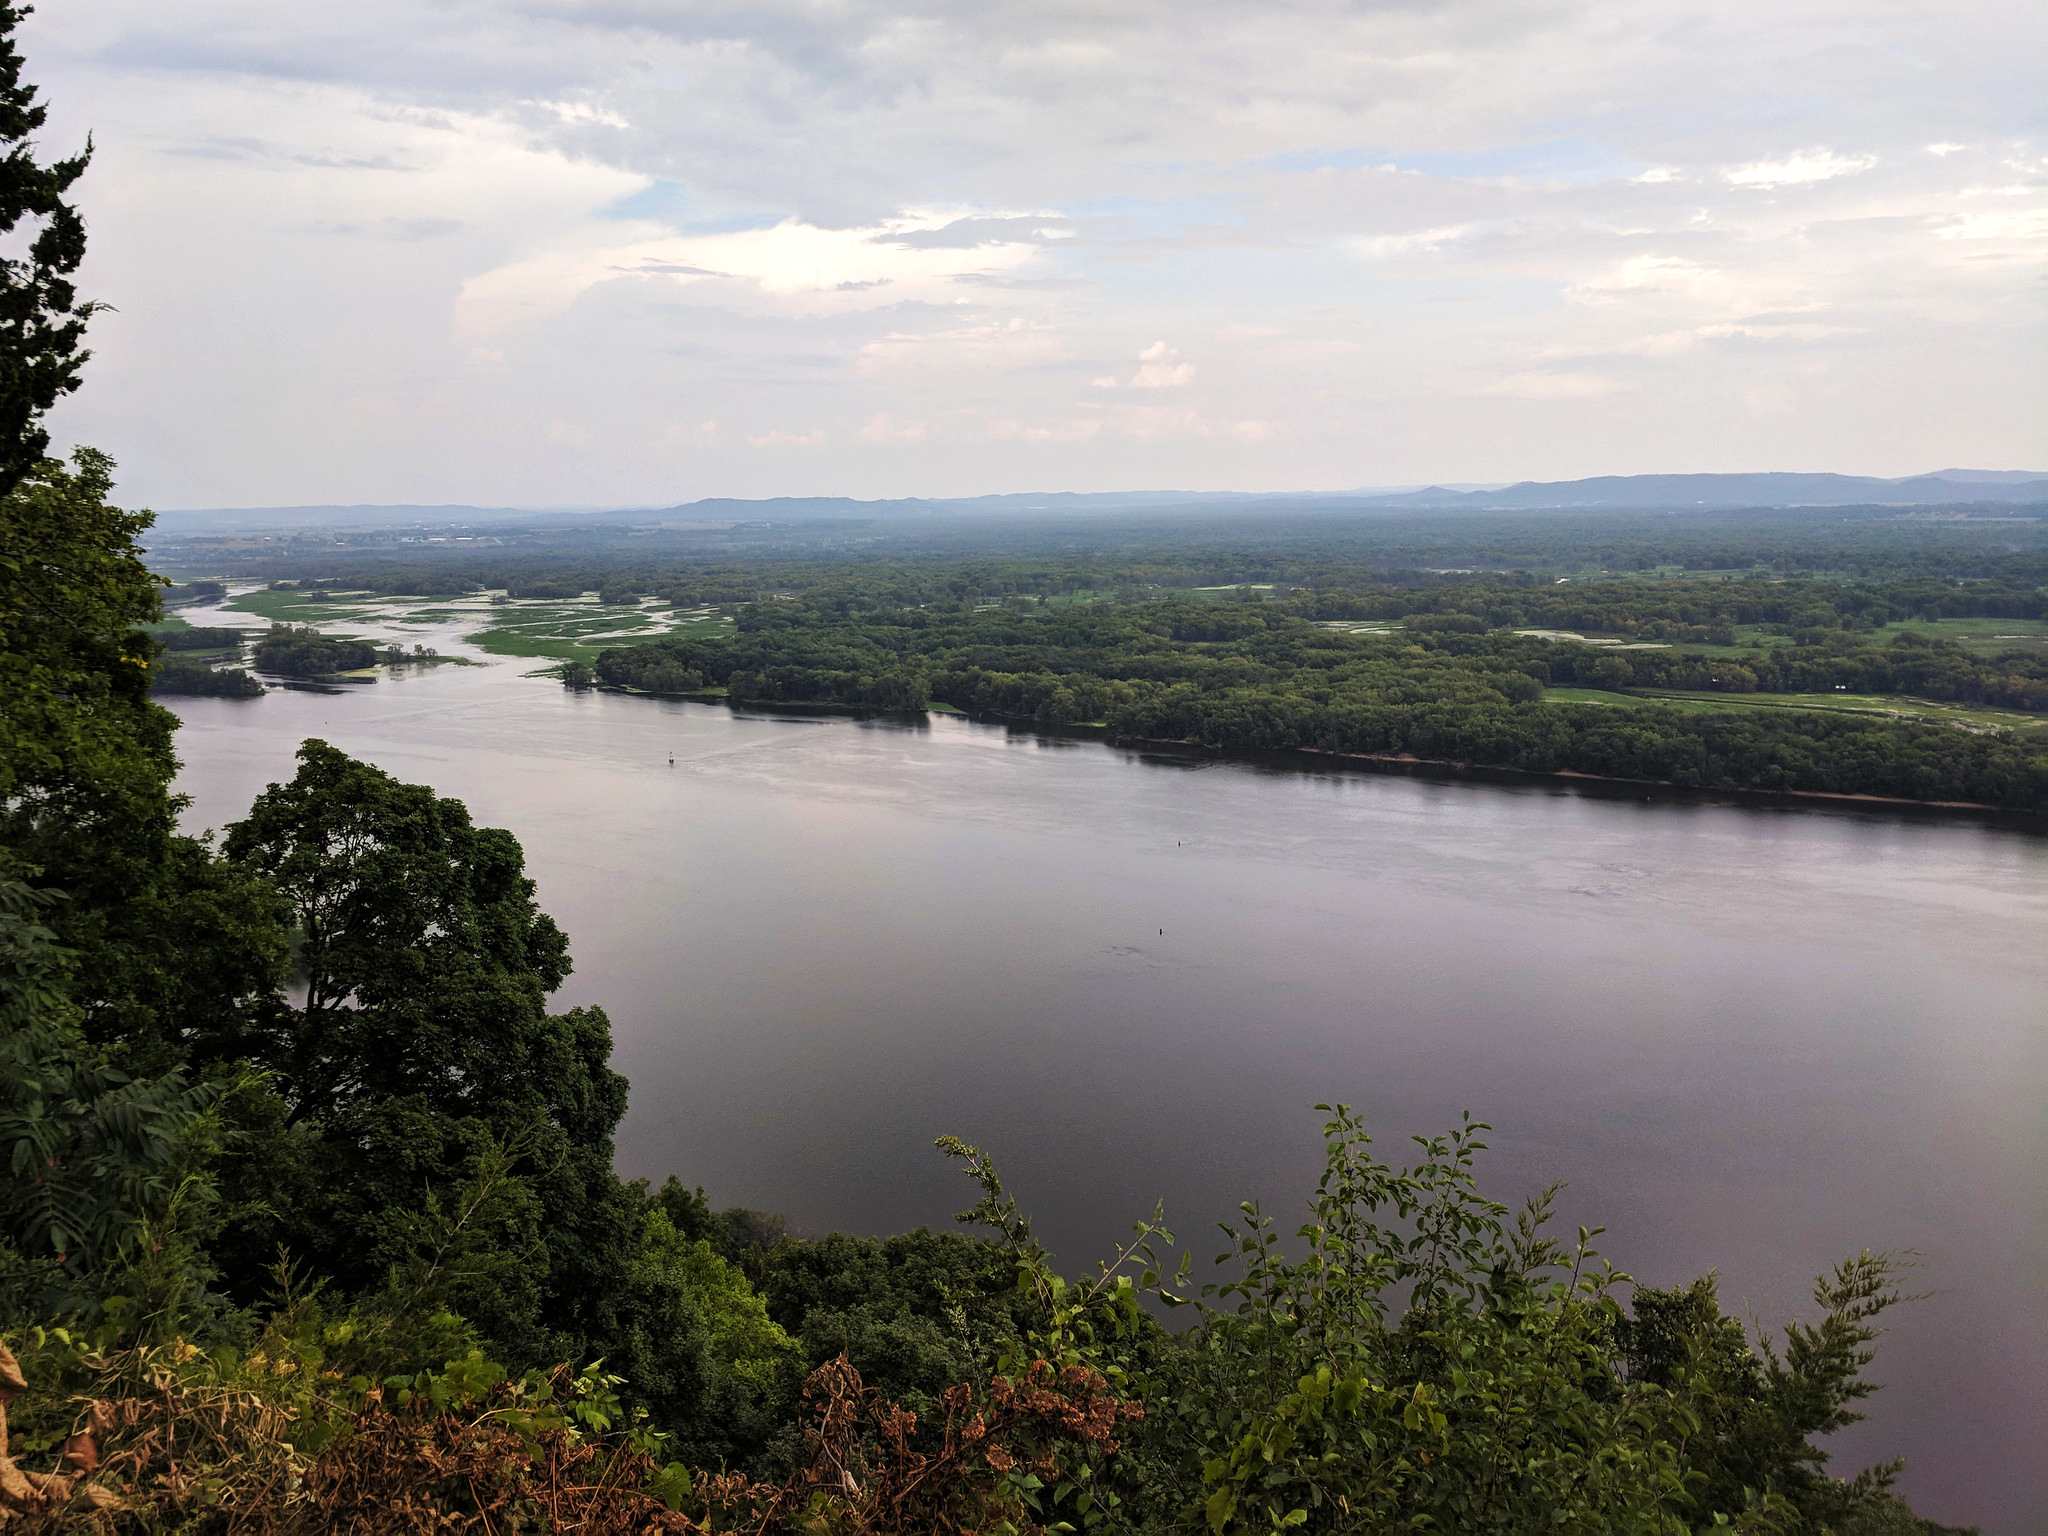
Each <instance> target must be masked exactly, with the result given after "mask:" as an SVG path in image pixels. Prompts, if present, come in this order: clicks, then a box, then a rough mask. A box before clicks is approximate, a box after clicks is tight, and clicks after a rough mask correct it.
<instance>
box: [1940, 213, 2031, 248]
mask: <svg viewBox="0 0 2048 1536" xmlns="http://www.w3.org/2000/svg"><path fill="white" fill-rule="evenodd" d="M1935 234H1936V235H1937V236H1939V237H1940V238H1941V239H1943V240H2022V241H2034V240H2048V207H2042V208H1998V209H1993V210H1989V211H1986V212H1983V213H1965V214H1962V215H1959V216H1958V217H1956V218H1953V219H1950V220H1948V221H1947V222H1945V223H1943V224H1942V225H1941V226H1940V227H1939V228H1937V229H1936V230H1935Z"/></svg>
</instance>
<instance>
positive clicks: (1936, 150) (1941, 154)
mask: <svg viewBox="0 0 2048 1536" xmlns="http://www.w3.org/2000/svg"><path fill="white" fill-rule="evenodd" d="M1969 147H1970V146H1969V145H1967V144H1957V143H1953V142H1951V141H1950V140H1947V139H1944V140H1942V141H1941V142H1940V143H1939V144H1930V145H1928V146H1927V153H1929V154H1930V155H1933V156H1934V157H1935V158H1936V159H1938V160H1946V159H1947V158H1948V157H1949V156H1950V155H1955V154H1961V153H1962V152H1963V151H1964V150H1966V149H1968V148H1969Z"/></svg>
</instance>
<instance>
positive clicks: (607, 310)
mask: <svg viewBox="0 0 2048 1536" xmlns="http://www.w3.org/2000/svg"><path fill="white" fill-rule="evenodd" d="M23 46H24V49H25V51H26V53H27V55H28V60H29V69H30V74H31V77H32V78H33V79H35V80H36V81H37V82H39V83H40V84H41V85H42V87H43V88H44V94H45V97H46V99H47V100H48V101H49V103H50V106H51V123H50V129H49V132H48V134H47V136H46V140H45V147H46V148H47V149H50V150H57V149H68V148H70V147H73V145H74V144H75V142H76V141H77V140H79V139H81V138H82V137H83V136H84V134H85V133H86V132H87V131H88V130H90V131H91V132H92V133H93V135H94V137H95V141H96V143H97V146H98V156H97V158H96V160H95V162H94V165H93V169H92V171H91V173H90V176H89V179H88V181H87V183H86V184H85V187H84V192H83V202H84V205H85V208H86V211H87V215H88V218H89V220H90V223H91V231H92V251H91V256H90V259H89V270H88V273H87V281H86V286H87V291H88V292H89V293H90V294H91V295H93V296H95V297H98V298H101V299H104V300H105V301H107V302H108V303H110V304H112V305H114V306H115V307H116V310H117V312H116V313H111V314H106V315H103V316H101V317H100V318H99V319H98V320H97V321H96V322H95V324H94V328H93V345H94V349H95V354H96V355H95V359H94V362H93V364H92V365H91V368H90V370H89V373H88V382H87V384H86V387H85V389H84V390H83V392H82V393H81V394H80V396H79V397H78V398H77V399H76V400H74V401H73V402H71V403H69V404H67V405H66V406H65V407H64V409H63V410H62V412H61V413H60V416H59V418H58V421H57V424H56V425H57V428H58V437H59V440H60V441H72V440H75V441H84V442H90V443H93V444H95V445H97V446H100V447H102V448H105V449H106V450H108V451H109V452H111V453H113V454H114V455H115V456H116V457H117V458H118V459H119V460H120V463H121V474H122V480H123V486H124V494H125V496H126V497H127V499H129V500H130V501H132V502H135V503H147V504H154V505H158V506H194V505H235V504H262V503H300V502H345V501H467V502H485V503H516V504H525V505H569V504H594V503H605V504H618V503H656V502H672V501H677V500H684V499H689V498H693V497H697V496H703V495H774V494H799V493H843V494H851V495H861V496H875V495H901V494H946V495H952V494H966V493H972V492H981V491H1001V490H1019V489H1053V488H1071V489H1135V488H1160V487H1188V488H1203V489H1223V488H1236V489H1258V488H1303V489H1305V488H1334V487H1345V486H1357V485H1367V484H1397V483H1406V482H1423V481H1430V480H1497V479H1498V480H1505V479H1513V478H1541V479H1550V478H1563V477H1568V476H1575V475H1582V474H1596V473H1629V472H1638V471H1650V470H1737V469H1841V470H1848V471H1858V472H1867V473H1877V474H1903V473H1908V472H1912V471H1916V470H1924V469H1933V468H1938V467H1942V466H1945V465H1951V464H1967V465H1972V466H1978V467H1994V468H1996V467H2026V468H2044V467H2048V90H2044V83H2043V60H2044V59H2048V6H2044V5H2042V4H2041V3H2039V0H1953V3H1946V4H1944V3H1939V0H1919V3H1898V0H1821V3H1808V0H1729V3H1723V4H1718V5H1707V4H1702V3H1699V0H1690V3H1672V0H1630V3H1627V4H1620V3H1615V0H1442V3H1427V0H1409V3H1391V4H1348V5H1347V4H1286V3H1274V0H1260V3H1255V4H1246V3H1244V0H1171V3H1166V0H1160V3H1153V0H1113V3H1082V0H1068V3H1057V0H1055V3H1041V4H1025V3H1017V0H1004V3H1001V4H994V3H989V0H978V3H949V0H932V3H925V4H913V5H891V4H869V3H865V0H837V3H832V0H821V3H785V0H710V3H693V0H348V3H346V4H327V5H295V4H279V3H277V0H176V3H165V0H45V3H44V4H43V5H42V7H41V9H40V12H39V14H38V15H36V16H35V17H34V18H33V19H32V20H31V21H30V22H29V23H28V25H27V27H26V28H25V35H24V40H23Z"/></svg>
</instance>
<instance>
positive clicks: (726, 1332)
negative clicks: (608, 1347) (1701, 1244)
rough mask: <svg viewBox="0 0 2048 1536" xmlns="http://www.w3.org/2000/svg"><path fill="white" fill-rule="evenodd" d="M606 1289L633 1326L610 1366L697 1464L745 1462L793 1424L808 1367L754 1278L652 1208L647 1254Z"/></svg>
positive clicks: (627, 1326)
mask: <svg viewBox="0 0 2048 1536" xmlns="http://www.w3.org/2000/svg"><path fill="white" fill-rule="evenodd" d="M605 1283H606V1284H607V1285H608V1286H610V1287H612V1288H613V1289H615V1290H617V1291H618V1292H619V1293H620V1308H621V1312H622V1314H623V1316H624V1318H625V1319H626V1321H625V1323H624V1326H623V1328H622V1329H621V1331H620V1334H619V1336H618V1338H617V1339H616V1341H615V1342H614V1344H613V1345H612V1353H611V1355H610V1360H611V1362H612V1364H613V1365H615V1366H616V1367H617V1368H618V1370H619V1372H620V1374H622V1375H623V1376H624V1377H625V1378H626V1379H627V1381H629V1382H630V1383H631V1384H632V1386H631V1391H632V1394H633V1397H634V1400H635V1401H636V1402H639V1403H641V1404H643V1405H645V1407H646V1408H647V1409H648V1411H649V1413H650V1414H651V1415H652V1417H653V1419H654V1421H655V1422H656V1423H658V1424H660V1425H661V1426H662V1427H663V1428H664V1429H666V1430H667V1431H668V1432H669V1433H670V1434H672V1435H673V1436H675V1442H676V1446H677V1449H678V1450H679V1451H681V1452H682V1453H683V1455H684V1457H685V1459H686V1460H688V1461H689V1462H691V1463H692V1464H693V1465H696V1466H711V1467H717V1466H722V1465H726V1464H731V1463H738V1462H741V1461H744V1460H746V1459H748V1458H749V1457H751V1456H752V1455H754V1454H756V1453H758V1452H759V1451H760V1450H761V1449H762V1448H763V1447H764V1446H765V1445H767V1443H768V1442H769V1441H770V1440H771V1439H772V1438H774V1437H775V1436H776V1435H777V1434H778V1433H779V1432H780V1431H781V1430H782V1429H783V1428H784V1427H785V1426H786V1425H787V1424H788V1423H789V1420H790V1417H791V1415H792V1413H793V1411H794V1409H795V1406H796V1399H797V1389H798V1387H799V1386H800V1385H801V1384H802V1381H803V1376H804V1371H805V1368H806V1367H805V1362H804V1359H803V1356H802V1355H801V1353H800V1352H799V1350H798V1348H797V1346H796V1344H795V1342H794V1341H793V1340H792V1339H791V1338H790V1337H789V1335H788V1334H787V1333H786V1332H785V1331H784V1330H783V1329H782V1328H781V1327H779V1326H778V1325H777V1324H776V1323H775V1322H774V1321H772V1320H771V1319H770V1317H769V1315H768V1311H767V1309H766V1308H765V1307H764V1306H763V1305H762V1302H761V1298H760V1297H759V1296H757V1295H756V1294H755V1293H754V1291H753V1288H752V1287H751V1286H749V1285H748V1284H747V1280H746V1277H745V1276H744V1275H743V1274H742V1273H741V1272H740V1271H739V1270H738V1269H737V1268H736V1267H734V1266H733V1265H731V1264H729V1263H727V1262H726V1260H724V1259H722V1258H720V1257H719V1256H718V1254H717V1253H715V1252H714V1251H713V1250H712V1247H711V1244H710V1243H708V1242H706V1241H704V1240H703V1239H701V1238H697V1239H692V1238H689V1237H687V1236H685V1235H684V1234H683V1233H681V1232H679V1231H678V1230H677V1229H676V1226H675V1224H674V1223H673V1222H672V1221H670V1220H669V1218H668V1216H667V1214H666V1213H665V1212H664V1211H663V1210H661V1208H660V1207H659V1206H656V1207H654V1208H651V1209H650V1210H648V1212H647V1214H646V1218H645V1228H644V1233H643V1238H642V1242H641V1245H640V1251H639V1253H638V1255H637V1256H636V1257H635V1258H634V1259H633V1260H632V1262H631V1263H630V1264H629V1265H628V1266H627V1267H626V1269H625V1271H624V1273H623V1274H616V1275H610V1276H607V1277H606V1280H605Z"/></svg>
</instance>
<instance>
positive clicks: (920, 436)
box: [860, 413, 929, 444]
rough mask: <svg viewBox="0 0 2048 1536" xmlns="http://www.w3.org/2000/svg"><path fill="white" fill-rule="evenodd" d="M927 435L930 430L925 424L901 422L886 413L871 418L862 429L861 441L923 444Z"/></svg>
mask: <svg viewBox="0 0 2048 1536" xmlns="http://www.w3.org/2000/svg"><path fill="white" fill-rule="evenodd" d="M927 435H929V428H927V427H926V425H925V424H924V423H923V422H921V421H899V420H897V419H896V418H895V417H893V416H889V415H887V414H885V413H878V414H876V415H873V416H870V417H869V418H868V419H867V421H866V422H864V423H863V424H862V426H861V429H860V440H861V441H862V442H864V443H879V444H903V443H921V442H923V441H924V440H925V438H926V436H927Z"/></svg>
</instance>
